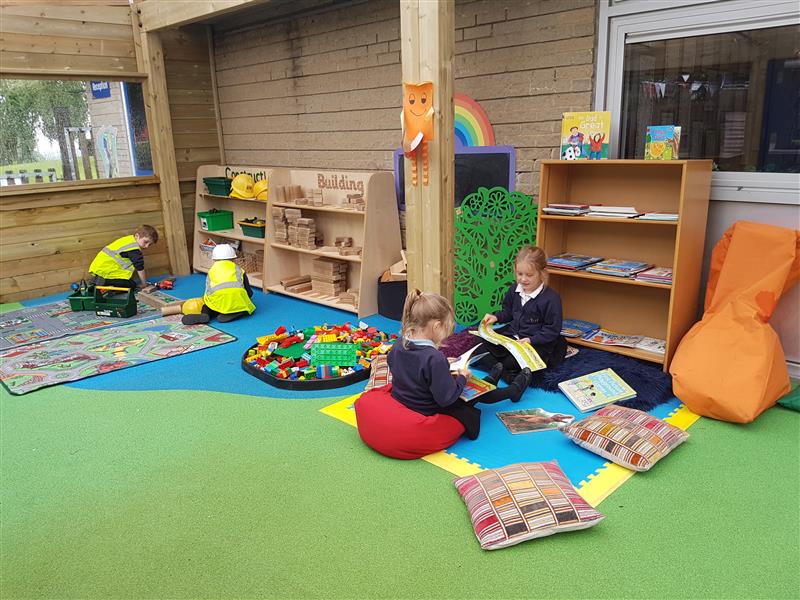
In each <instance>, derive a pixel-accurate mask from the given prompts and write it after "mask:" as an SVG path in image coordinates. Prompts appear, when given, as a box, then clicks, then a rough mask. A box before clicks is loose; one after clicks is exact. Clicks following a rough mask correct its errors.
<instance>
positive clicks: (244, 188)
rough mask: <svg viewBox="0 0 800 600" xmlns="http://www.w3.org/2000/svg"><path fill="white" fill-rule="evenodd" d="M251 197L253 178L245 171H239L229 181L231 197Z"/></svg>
mask: <svg viewBox="0 0 800 600" xmlns="http://www.w3.org/2000/svg"><path fill="white" fill-rule="evenodd" d="M252 197H253V178H252V177H250V175H248V174H247V173H239V174H238V175H237V176H236V177H234V178H233V181H231V198H246V199H250V198H252Z"/></svg>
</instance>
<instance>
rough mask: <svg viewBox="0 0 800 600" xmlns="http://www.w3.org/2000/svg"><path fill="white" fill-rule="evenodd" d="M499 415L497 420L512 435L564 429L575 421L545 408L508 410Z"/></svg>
mask: <svg viewBox="0 0 800 600" xmlns="http://www.w3.org/2000/svg"><path fill="white" fill-rule="evenodd" d="M495 414H497V418H498V419H500V420H501V421H502V422H503V425H505V426H506V428H507V429H508V430H509V431H510V432H511V433H515V434H516V433H531V432H534V431H552V430H553V429H562V428H563V427H566V426H567V425H569V424H570V423H572V422H573V421H574V420H575V417H574V416H573V415H565V414H563V413H551V412H548V411H546V410H545V409H543V408H525V409H521V410H507V411H503V412H499V413H495Z"/></svg>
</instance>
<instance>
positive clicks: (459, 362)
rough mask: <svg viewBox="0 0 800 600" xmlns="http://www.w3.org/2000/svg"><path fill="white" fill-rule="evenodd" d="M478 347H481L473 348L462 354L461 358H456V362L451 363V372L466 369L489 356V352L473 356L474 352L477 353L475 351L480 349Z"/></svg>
mask: <svg viewBox="0 0 800 600" xmlns="http://www.w3.org/2000/svg"><path fill="white" fill-rule="evenodd" d="M478 346H480V344H477V345H476V346H473V347H472V348H470V349H469V350H467V351H466V352H464V354H462V355H461V356H459V357H458V358H456V360H454V361H453V362H451V363H450V370H451V371H460V370H461V369H466V368H467V367H468V366H470V365H471V364H472V363H474V362H477V361H479V360H480V359H482V358H483V357H484V356H486V355H487V354H489V353H488V352H481V353H480V354H475V355H473V352H475V350H477V349H478Z"/></svg>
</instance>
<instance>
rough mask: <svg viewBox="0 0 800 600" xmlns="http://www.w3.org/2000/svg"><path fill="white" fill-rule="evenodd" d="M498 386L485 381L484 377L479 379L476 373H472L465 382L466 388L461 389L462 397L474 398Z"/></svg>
mask: <svg viewBox="0 0 800 600" xmlns="http://www.w3.org/2000/svg"><path fill="white" fill-rule="evenodd" d="M496 387H497V386H495V385H492V384H491V383H489V382H488V381H484V380H483V379H478V378H477V377H475V376H474V375H471V376H470V377H468V378H467V382H466V383H465V384H464V389H463V390H462V391H461V396H459V398H461V399H462V400H474V399H475V398H478V397H479V396H483V395H484V394H485V393H486V392H491V391H492V390H493V389H495V388H496Z"/></svg>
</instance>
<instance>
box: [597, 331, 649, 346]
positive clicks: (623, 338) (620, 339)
mask: <svg viewBox="0 0 800 600" xmlns="http://www.w3.org/2000/svg"><path fill="white" fill-rule="evenodd" d="M583 339H584V340H586V341H587V342H592V343H595V344H603V345H604V346H630V347H631V348H635V347H636V344H638V343H639V342H641V341H642V336H641V335H625V334H622V333H615V332H613V331H609V330H608V329H598V330H597V331H595V332H592V333H589V334H586V335H585V336H583Z"/></svg>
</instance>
